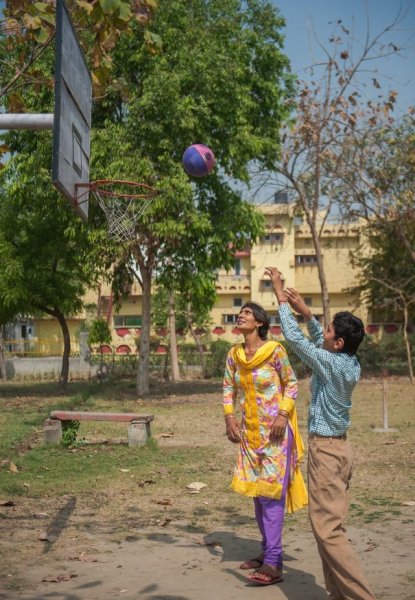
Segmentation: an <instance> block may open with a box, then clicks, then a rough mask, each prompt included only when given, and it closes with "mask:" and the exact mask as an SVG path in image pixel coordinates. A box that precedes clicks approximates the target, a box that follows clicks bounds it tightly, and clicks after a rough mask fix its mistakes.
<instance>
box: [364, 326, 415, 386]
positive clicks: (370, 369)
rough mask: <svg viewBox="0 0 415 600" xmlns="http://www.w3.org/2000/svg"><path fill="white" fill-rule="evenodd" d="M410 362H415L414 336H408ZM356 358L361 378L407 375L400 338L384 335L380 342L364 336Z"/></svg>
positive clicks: (402, 344) (405, 357)
mask: <svg viewBox="0 0 415 600" xmlns="http://www.w3.org/2000/svg"><path fill="white" fill-rule="evenodd" d="M410 345H411V348H412V360H413V361H415V336H414V335H413V334H412V335H411V336H410ZM358 358H359V362H360V365H361V367H362V376H363V377H380V376H381V375H382V373H385V374H386V375H394V376H405V375H407V374H408V365H407V355H406V349H405V345H404V343H403V340H402V336H401V335H399V334H398V333H396V334H385V335H383V336H382V338H381V340H380V341H378V340H376V338H375V337H373V336H370V335H366V336H365V338H364V340H363V342H362V344H361V345H360V347H359V352H358Z"/></svg>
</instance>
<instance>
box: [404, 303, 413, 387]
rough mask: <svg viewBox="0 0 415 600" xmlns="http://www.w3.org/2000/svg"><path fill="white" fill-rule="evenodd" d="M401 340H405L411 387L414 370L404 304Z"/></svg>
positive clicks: (406, 312)
mask: <svg viewBox="0 0 415 600" xmlns="http://www.w3.org/2000/svg"><path fill="white" fill-rule="evenodd" d="M403 339H404V340H405V347H406V356H407V360H408V372H409V379H410V381H411V383H412V385H413V384H414V370H413V366H412V352H411V344H410V342H409V337H408V307H407V305H406V304H404V307H403Z"/></svg>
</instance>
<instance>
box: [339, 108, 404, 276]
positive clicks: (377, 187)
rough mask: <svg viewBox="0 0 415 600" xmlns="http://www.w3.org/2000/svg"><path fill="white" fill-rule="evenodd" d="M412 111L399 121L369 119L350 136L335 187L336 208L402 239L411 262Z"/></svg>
mask: <svg viewBox="0 0 415 600" xmlns="http://www.w3.org/2000/svg"><path fill="white" fill-rule="evenodd" d="M414 115H415V112H414V109H413V108H410V109H409V111H408V113H407V114H405V115H404V116H403V118H402V119H401V120H400V121H397V122H391V120H390V119H388V120H387V122H386V123H385V122H384V119H382V118H380V117H379V118H378V119H377V120H376V121H373V120H372V121H371V122H370V123H369V124H368V125H369V126H368V127H367V128H366V130H365V131H364V135H361V136H360V138H359V139H356V138H355V139H353V140H350V142H349V146H348V152H347V154H346V158H347V160H345V161H344V163H343V165H342V168H341V170H339V173H338V181H337V183H336V188H335V192H336V195H337V197H338V198H339V199H340V201H341V204H340V208H341V210H342V211H343V212H345V213H347V214H348V215H349V216H351V217H352V218H360V219H365V220H366V221H368V222H369V223H371V224H372V223H373V222H375V221H376V222H379V226H380V227H381V229H382V230H384V231H386V230H387V231H389V233H390V235H392V236H393V238H394V239H396V238H398V240H399V241H400V242H401V244H402V245H403V249H404V254H405V257H406V259H407V260H408V261H409V262H410V263H412V265H414V264H415V248H414V245H413V241H412V226H413V221H414V219H415V168H414V167H415V116H414Z"/></svg>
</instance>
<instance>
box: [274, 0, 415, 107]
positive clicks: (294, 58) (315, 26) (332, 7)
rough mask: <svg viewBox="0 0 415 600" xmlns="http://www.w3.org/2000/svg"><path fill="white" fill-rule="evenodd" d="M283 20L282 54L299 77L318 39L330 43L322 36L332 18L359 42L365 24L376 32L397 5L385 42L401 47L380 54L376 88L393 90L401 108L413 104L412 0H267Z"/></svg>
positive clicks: (318, 54) (317, 53) (326, 33)
mask: <svg viewBox="0 0 415 600" xmlns="http://www.w3.org/2000/svg"><path fill="white" fill-rule="evenodd" d="M271 2H272V4H274V5H275V6H276V7H277V8H278V9H279V11H280V13H281V15H282V16H283V17H284V18H285V20H286V28H285V32H284V33H285V36H286V41H285V53H286V54H287V55H288V57H289V58H290V61H291V68H292V70H293V71H294V72H295V73H298V75H299V76H300V78H306V71H304V69H305V68H306V67H308V66H310V65H311V64H313V62H314V61H313V59H318V58H319V57H321V56H322V54H321V51H320V50H319V48H318V43H317V41H316V40H315V37H317V38H318V40H319V42H320V43H322V44H323V45H324V46H326V47H327V48H329V47H330V44H329V43H328V39H329V38H330V36H331V34H332V33H333V31H334V29H333V28H334V25H333V24H332V25H330V24H329V22H330V21H332V22H335V21H337V20H338V19H341V20H342V23H343V24H344V25H345V27H347V28H348V29H350V30H352V31H354V32H355V36H354V37H355V39H356V43H357V44H359V43H360V42H362V41H363V39H364V36H365V34H366V26H367V23H369V31H370V33H371V34H377V33H379V32H380V31H382V30H383V29H384V28H385V27H387V26H388V25H390V24H391V23H392V22H393V20H394V18H395V17H396V15H397V13H398V12H399V10H400V9H401V11H402V14H405V16H404V18H403V20H402V22H401V23H400V24H399V25H398V26H397V29H396V31H393V32H390V33H388V34H387V37H386V38H385V41H387V43H389V42H392V43H393V44H395V45H396V46H398V47H399V48H403V47H408V46H409V48H408V49H407V50H402V51H401V52H400V54H399V56H395V57H389V58H383V59H381V60H379V61H378V62H377V63H376V64H375V63H374V64H373V67H374V68H377V70H378V74H377V79H378V80H379V83H380V84H381V90H380V91H381V92H382V91H386V90H389V89H394V90H396V91H397V92H398V94H399V95H398V99H397V107H398V110H399V111H402V112H405V111H406V110H407V108H408V107H409V106H415V0H402V1H401V0H271Z"/></svg>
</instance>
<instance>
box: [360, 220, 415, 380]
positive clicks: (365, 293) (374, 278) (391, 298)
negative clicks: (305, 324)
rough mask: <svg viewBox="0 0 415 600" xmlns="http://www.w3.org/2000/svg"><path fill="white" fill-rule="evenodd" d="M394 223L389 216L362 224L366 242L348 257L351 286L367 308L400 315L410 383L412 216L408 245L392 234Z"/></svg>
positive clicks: (414, 297)
mask: <svg viewBox="0 0 415 600" xmlns="http://www.w3.org/2000/svg"><path fill="white" fill-rule="evenodd" d="M399 221H400V220H398V223H396V222H394V221H393V220H392V219H388V220H382V221H373V222H371V223H369V224H368V226H367V227H366V235H367V237H368V245H369V247H370V252H369V253H368V252H367V247H368V246H367V245H365V247H363V248H361V249H360V252H358V253H357V254H356V255H354V256H353V257H352V262H353V264H354V266H356V267H357V268H358V274H359V275H358V279H357V284H356V286H355V287H354V288H353V289H352V290H351V292H352V293H353V294H356V295H357V296H358V298H359V300H360V301H361V302H363V303H364V304H365V305H366V306H367V307H368V308H369V309H370V310H372V311H374V310H376V311H377V312H378V313H379V312H380V311H383V312H384V318H385V317H386V318H388V314H389V315H391V314H392V315H398V318H399V317H400V318H402V317H403V319H402V320H403V326H402V336H403V341H404V345H405V349H406V356H407V363H408V374H409V378H410V380H411V383H414V373H413V365H412V350H411V345H410V341H409V337H408V334H409V328H410V324H411V321H412V326H413V322H414V319H415V274H414V267H413V262H412V261H411V259H410V254H411V251H412V248H413V247H415V219H412V220H410V221H409V222H408V224H407V227H406V232H405V239H406V241H408V242H409V244H410V247H409V248H408V247H407V246H406V243H405V242H404V241H403V240H402V239H401V238H400V237H399V236H396V235H395V230H396V227H397V226H399Z"/></svg>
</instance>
